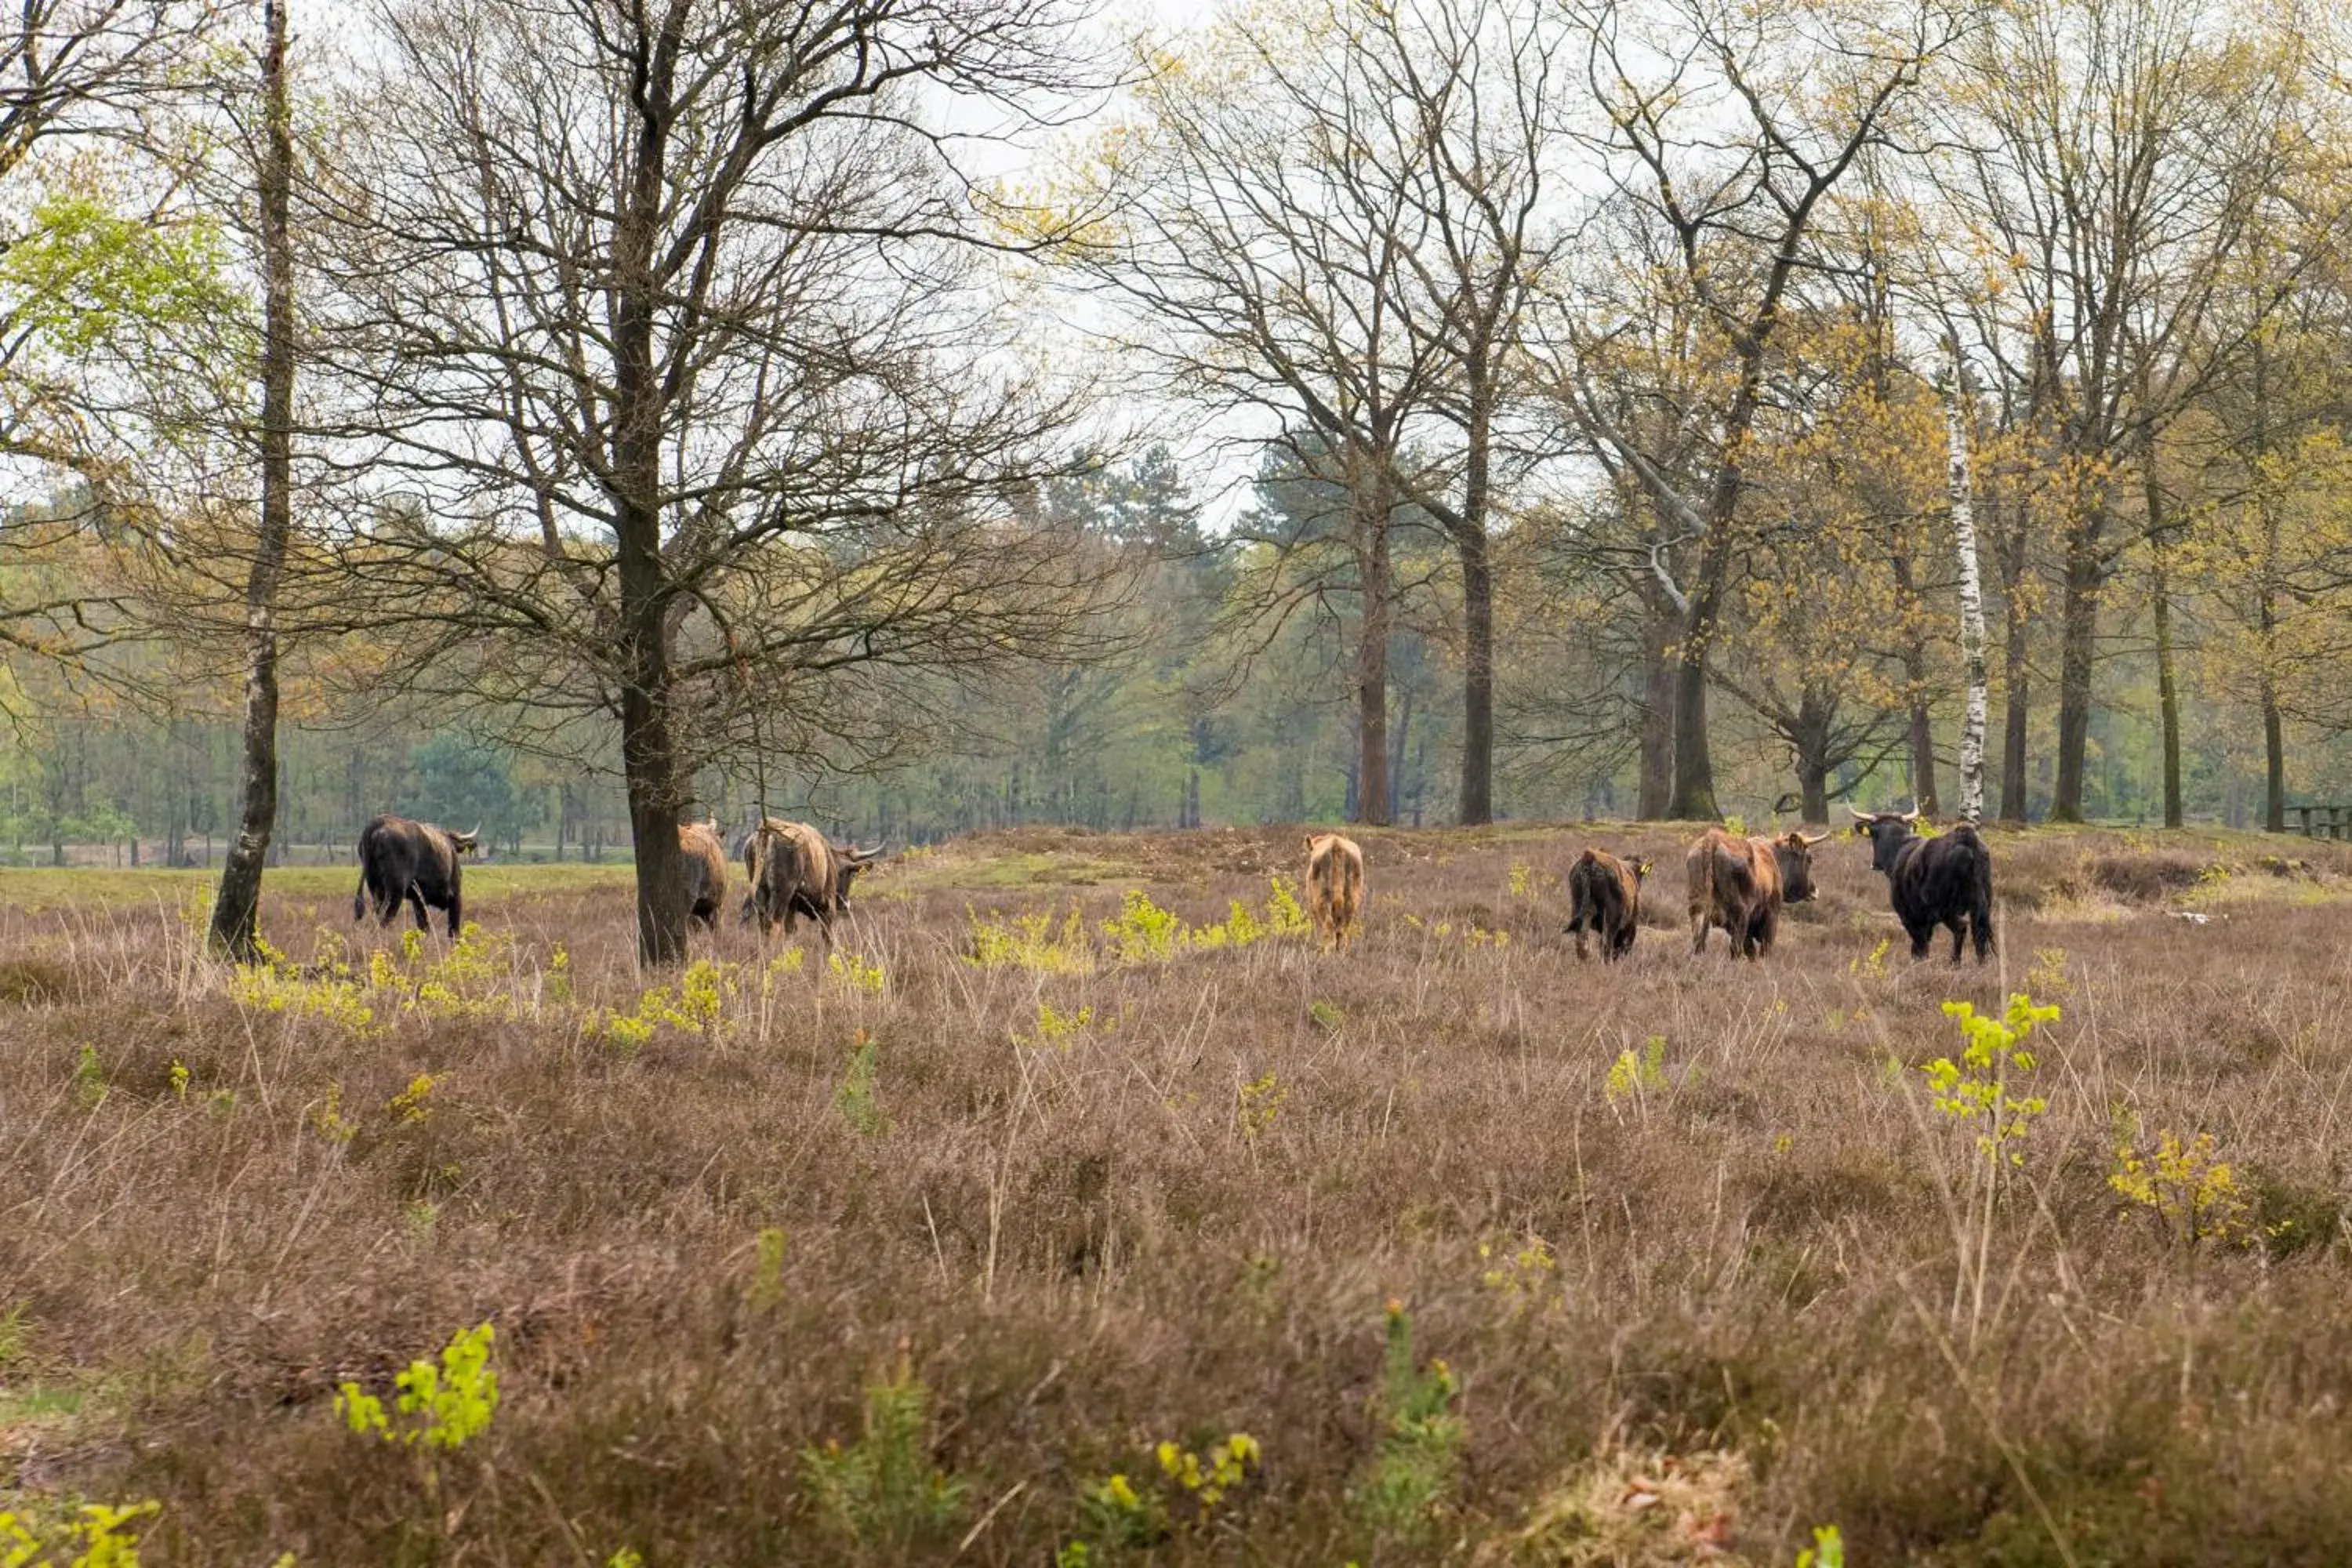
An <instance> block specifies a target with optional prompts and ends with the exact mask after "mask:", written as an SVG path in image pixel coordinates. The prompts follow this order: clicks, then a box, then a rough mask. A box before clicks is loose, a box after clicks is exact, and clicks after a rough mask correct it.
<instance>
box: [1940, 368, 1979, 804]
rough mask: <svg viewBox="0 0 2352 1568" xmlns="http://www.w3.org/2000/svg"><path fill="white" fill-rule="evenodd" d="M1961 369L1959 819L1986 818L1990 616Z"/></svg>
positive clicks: (1953, 484)
mask: <svg viewBox="0 0 2352 1568" xmlns="http://www.w3.org/2000/svg"><path fill="white" fill-rule="evenodd" d="M1965 395H1966V389H1965V386H1964V384H1963V383H1962V380H1961V377H1960V374H1959V365H1958V363H1957V349H1956V350H1955V363H1954V364H1953V367H1952V384H1951V387H1950V390H1949V391H1948V394H1947V397H1948V402H1947V404H1946V405H1945V410H1944V416H1945V426H1946V430H1945V434H1946V440H1947V443H1948V447H1949V449H1950V456H1951V478H1950V481H1949V484H1948V491H1949V493H1950V496H1951V502H1952V547H1953V549H1954V551H1955V552H1957V553H1958V559H1959V569H1960V662H1961V664H1962V665H1963V666H1964V667H1965V669H1966V675H1967V680H1968V707H1967V710H1966V711H1965V713H1964V714H1963V716H1962V718H1961V720H1960V820H1961V821H1963V822H1981V821H1982V820H1983V819H1984V793H1985V792H1984V743H1985V708H1986V697H1985V618H1984V581H1983V579H1982V577H1981V576H1979V574H1978V570H1977V519H1976V507H1975V505H1974V504H1973V494H1972V488H1971V486H1970V483H1969V427H1968V418H1967V412H1966V410H1965V408H1964V407H1963V406H1962V404H1961V399H1962V398H1963V397H1964V396H1965Z"/></svg>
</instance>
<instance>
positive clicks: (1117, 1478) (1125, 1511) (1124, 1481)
mask: <svg viewBox="0 0 2352 1568" xmlns="http://www.w3.org/2000/svg"><path fill="white" fill-rule="evenodd" d="M1078 1521H1079V1530H1080V1531H1081V1539H1079V1540H1077V1541H1074V1542H1071V1543H1070V1545H1069V1546H1066V1547H1065V1548H1063V1553H1064V1554H1065V1555H1066V1553H1068V1552H1070V1551H1071V1550H1072V1549H1075V1550H1076V1552H1077V1553H1078V1555H1077V1557H1076V1559H1074V1560H1073V1561H1076V1562H1077V1563H1086V1562H1087V1561H1088V1554H1089V1552H1090V1550H1091V1549H1094V1548H1099V1549H1101V1550H1102V1551H1105V1552H1135V1551H1141V1550H1143V1549H1144V1548H1147V1547H1150V1546H1153V1545H1156V1544H1158V1543H1159V1542H1160V1541H1162V1540H1164V1539H1166V1537H1167V1535H1168V1505H1167V1504H1166V1503H1165V1502H1164V1501H1163V1500H1161V1499H1160V1493H1159V1492H1158V1490H1157V1489H1151V1488H1149V1487H1147V1488H1145V1489H1141V1490H1139V1489H1137V1488H1136V1486H1135V1483H1134V1482H1132V1481H1130V1480H1129V1479H1128V1478H1127V1476H1126V1475H1125V1473H1124V1472H1118V1473H1114V1474H1112V1475H1109V1476H1106V1477H1105V1478H1104V1479H1101V1480H1098V1481H1091V1482H1089V1483H1087V1485H1086V1486H1084V1487H1081V1488H1080V1489H1078Z"/></svg>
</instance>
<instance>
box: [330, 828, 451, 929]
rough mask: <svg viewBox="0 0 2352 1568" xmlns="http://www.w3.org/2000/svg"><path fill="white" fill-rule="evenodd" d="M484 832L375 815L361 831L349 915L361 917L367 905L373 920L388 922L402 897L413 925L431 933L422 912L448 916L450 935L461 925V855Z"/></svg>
mask: <svg viewBox="0 0 2352 1568" xmlns="http://www.w3.org/2000/svg"><path fill="white" fill-rule="evenodd" d="M481 836H482V830H481V829H480V828H479V827H477V828H475V829H474V830H473V831H472V832H471V833H452V832H450V831H449V830H448V829H447V828H446V827H443V826H438V825H437V824H435V823H430V822H412V821H410V820H409V819H408V818H407V817H404V816H379V817H377V818H375V819H374V820H373V821H372V822H370V823H369V824H368V825H367V826H365V827H363V828H362V829H361V830H360V885H359V890H358V891H357V892H354V893H353V894H352V920H354V921H357V920H360V919H362V918H363V917H364V916H365V915H366V913H367V910H368V906H369V904H370V903H373V905H374V906H375V915H376V923H377V924H378V925H390V924H391V923H392V917H393V916H394V914H397V913H398V912H399V910H400V906H401V903H402V901H403V900H405V901H406V902H407V903H408V905H409V907H410V908H411V909H413V910H415V913H416V929H417V930H418V931H430V930H432V929H433V928H432V927H431V925H429V924H428V923H426V921H425V910H427V909H428V908H429V909H436V910H441V911H442V912H443V913H444V914H445V915H446V916H447V918H448V921H449V934H450V935H451V936H453V937H454V936H456V935H457V929H458V927H459V926H460V925H462V924H463V923H464V920H465V917H464V913H463V910H461V908H460V904H459V881H460V877H459V872H460V868H461V863H462V861H463V859H464V858H465V857H466V856H467V855H470V854H472V853H473V852H474V849H475V847H476V846H477V845H478V842H479V841H480V839H481Z"/></svg>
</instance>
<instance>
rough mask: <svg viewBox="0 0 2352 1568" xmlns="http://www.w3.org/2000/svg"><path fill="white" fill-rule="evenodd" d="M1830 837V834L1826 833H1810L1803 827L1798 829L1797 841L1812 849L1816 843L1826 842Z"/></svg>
mask: <svg viewBox="0 0 2352 1568" xmlns="http://www.w3.org/2000/svg"><path fill="white" fill-rule="evenodd" d="M1829 837H1830V836H1829V835H1828V834H1826V833H1808V832H1806V831H1805V830H1804V829H1803V828H1801V827H1800V828H1799V829H1797V842H1799V843H1800V844H1802V845H1803V846H1804V847H1806V848H1808V849H1811V847H1813V846H1814V845H1816V844H1822V843H1826V842H1827V841H1828V839H1829Z"/></svg>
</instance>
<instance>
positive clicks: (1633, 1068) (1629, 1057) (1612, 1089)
mask: <svg viewBox="0 0 2352 1568" xmlns="http://www.w3.org/2000/svg"><path fill="white" fill-rule="evenodd" d="M1665 1087H1666V1037H1664V1035H1652V1036H1651V1037H1649V1038H1648V1039H1647V1040H1646V1041H1644V1042H1643V1046H1642V1054H1641V1056H1640V1057H1639V1058H1636V1057H1635V1056H1634V1055H1633V1052H1632V1051H1620V1052H1618V1053H1617V1059H1616V1061H1615V1062H1613V1063H1612V1064H1611V1066H1610V1068H1609V1076H1608V1078H1607V1079H1605V1080H1603V1081H1602V1083H1601V1093H1602V1095H1603V1096H1605V1097H1606V1098H1607V1100H1608V1101H1609V1103H1610V1104H1612V1105H1615V1104H1616V1103H1617V1102H1618V1101H1620V1100H1631V1099H1633V1097H1634V1096H1636V1095H1641V1094H1651V1093H1655V1092H1657V1091H1659V1090H1661V1089H1664V1088H1665Z"/></svg>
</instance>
